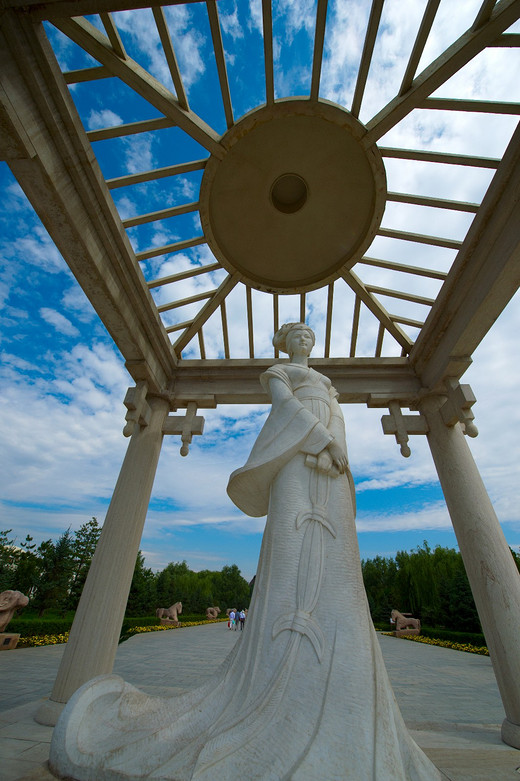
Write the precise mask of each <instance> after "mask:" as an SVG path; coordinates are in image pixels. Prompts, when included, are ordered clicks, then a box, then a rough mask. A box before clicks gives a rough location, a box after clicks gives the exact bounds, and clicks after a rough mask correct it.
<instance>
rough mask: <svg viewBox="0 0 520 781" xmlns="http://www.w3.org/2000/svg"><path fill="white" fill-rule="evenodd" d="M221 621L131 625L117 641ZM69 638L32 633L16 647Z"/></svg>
mask: <svg viewBox="0 0 520 781" xmlns="http://www.w3.org/2000/svg"><path fill="white" fill-rule="evenodd" d="M221 621H227V618H216V619H211V620H207V621H185V622H184V623H182V624H179V626H162V625H157V626H133V627H132V628H131V629H128V631H127V632H125V634H124V635H123V636H122V637H121V639H120V641H119V642H122V641H123V640H127V639H128V638H129V637H132V636H133V635H138V634H142V633H143V632H161V631H170V629H182V628H183V627H185V626H202V625H203V624H219V623H220V622H221ZM68 639H69V633H68V632H64V633H63V634H56V635H33V636H32V637H21V638H20V639H19V641H18V645H17V648H39V647H41V646H44V645H58V644H59V643H66V642H67V640H68Z"/></svg>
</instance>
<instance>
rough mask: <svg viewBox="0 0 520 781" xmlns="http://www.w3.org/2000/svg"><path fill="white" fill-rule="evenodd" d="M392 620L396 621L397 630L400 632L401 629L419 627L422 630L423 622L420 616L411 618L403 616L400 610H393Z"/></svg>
mask: <svg viewBox="0 0 520 781" xmlns="http://www.w3.org/2000/svg"><path fill="white" fill-rule="evenodd" d="M390 615H391V616H392V620H393V621H394V622H395V630H396V632H400V631H401V629H417V630H419V632H420V631H421V622H420V621H419V619H418V618H411V617H407V616H403V614H402V613H400V612H399V611H398V610H392V612H391V614H390Z"/></svg>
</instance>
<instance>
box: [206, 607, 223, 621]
mask: <svg viewBox="0 0 520 781" xmlns="http://www.w3.org/2000/svg"><path fill="white" fill-rule="evenodd" d="M219 613H220V608H219V607H207V608H206V618H209V619H210V620H212V619H215V618H218V614H219Z"/></svg>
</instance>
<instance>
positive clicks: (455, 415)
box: [440, 377, 478, 437]
mask: <svg viewBox="0 0 520 781" xmlns="http://www.w3.org/2000/svg"><path fill="white" fill-rule="evenodd" d="M444 384H445V386H446V391H447V394H446V395H447V396H448V398H447V399H446V401H445V402H444V404H443V405H442V407H441V408H440V413H441V417H442V419H443V421H444V422H445V424H446V425H447V426H450V427H451V426H454V425H455V423H460V424H461V426H462V430H463V431H464V433H465V434H467V435H468V437H476V436H478V428H477V427H476V426H475V424H474V423H473V420H474V419H475V415H474V414H473V412H472V410H471V407H472V406H473V404H474V403H475V402H476V398H475V396H474V394H473V391H472V390H471V387H470V386H469V385H460V383H459V381H458V380H456V379H455V378H454V377H448V379H447V380H446V381H445V383H444Z"/></svg>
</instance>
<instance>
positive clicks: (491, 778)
mask: <svg viewBox="0 0 520 781" xmlns="http://www.w3.org/2000/svg"><path fill="white" fill-rule="evenodd" d="M240 637H241V635H240V632H230V631H228V629H227V626H226V624H225V623H219V624H209V625H206V626H200V627H193V628H190V629H185V630H184V631H176V630H173V631H171V632H155V633H148V634H143V635H138V636H136V637H133V638H132V639H130V640H128V641H126V642H125V643H123V644H122V645H121V646H120V647H119V649H118V653H117V658H116V664H115V668H114V672H116V673H117V674H118V675H121V676H122V677H123V678H124V679H125V680H126V681H128V682H129V683H132V684H134V685H136V686H139V687H140V688H141V689H143V690H144V691H146V692H148V693H149V694H156V695H162V694H165V695H175V694H179V693H181V692H182V691H185V690H187V689H191V688H194V687H195V686H197V685H198V684H201V683H203V682H204V681H206V680H208V679H209V678H211V676H212V675H213V674H214V671H215V670H216V668H217V667H218V665H219V664H220V663H221V662H222V660H223V659H224V658H225V656H226V655H227V653H228V652H229V651H230V650H231V648H232V647H233V645H234V644H235V642H239V641H240ZM379 638H380V643H381V647H382V650H383V656H384V659H385V663H386V665H387V668H388V672H389V674H390V678H391V681H392V684H393V686H394V691H395V694H396V697H397V700H398V703H399V706H400V708H401V711H402V714H403V717H404V719H405V721H406V724H407V725H408V727H409V729H410V730H411V732H412V734H413V737H414V739H415V740H416V741H417V743H418V744H419V745H420V746H421V748H422V749H423V750H424V751H425V752H426V754H428V756H429V757H430V758H431V759H432V760H433V762H434V763H435V764H436V765H437V767H439V768H440V769H441V770H442V771H443V772H444V773H445V775H446V778H448V779H450V781H470V780H471V781H509V780H510V781H515V779H518V778H519V776H520V752H518V751H516V750H515V749H512V748H510V747H509V746H506V745H505V744H504V743H502V741H501V740H500V724H501V722H502V719H503V717H504V711H503V708H502V704H501V700H500V696H499V693H498V689H497V685H496V682H495V677H494V675H493V670H492V667H491V662H490V660H489V658H487V657H484V656H476V655H472V654H467V653H461V652H458V651H451V650H448V649H445V648H437V647H434V646H428V645H422V644H419V643H412V642H407V641H405V640H396V639H394V638H392V637H383V636H381V635H380V636H379ZM63 648H64V646H47V647H44V648H26V649H18V650H15V651H6V652H5V653H2V654H0V675H1V677H2V690H3V696H2V700H1V702H0V760H1V768H2V774H1V778H2V781H18V780H19V779H31V780H34V781H36V779H50V778H51V776H50V775H49V774H48V773H47V772H46V771H45V770H44V768H43V763H44V762H45V761H46V759H47V757H48V752H49V742H50V739H51V734H52V728H51V727H44V726H42V725H40V724H37V723H36V722H35V721H34V720H33V718H32V716H33V714H34V713H35V712H36V710H37V708H38V706H39V704H40V703H41V700H42V698H44V697H46V696H48V694H49V692H50V690H51V687H52V683H53V680H54V676H55V674H56V672H57V669H58V665H59V662H60V659H61V655H62V653H63Z"/></svg>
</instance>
